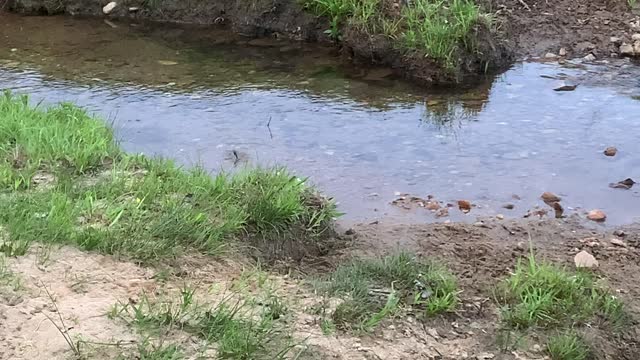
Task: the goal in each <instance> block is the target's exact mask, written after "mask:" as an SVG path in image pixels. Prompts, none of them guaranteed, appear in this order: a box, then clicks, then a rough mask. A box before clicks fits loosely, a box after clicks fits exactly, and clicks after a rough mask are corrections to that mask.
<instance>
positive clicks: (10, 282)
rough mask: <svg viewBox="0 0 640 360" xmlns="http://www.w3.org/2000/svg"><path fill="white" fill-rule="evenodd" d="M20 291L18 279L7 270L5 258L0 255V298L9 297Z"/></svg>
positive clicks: (20, 286)
mask: <svg viewBox="0 0 640 360" xmlns="http://www.w3.org/2000/svg"><path fill="white" fill-rule="evenodd" d="M20 289H22V282H21V281H20V278H19V277H18V276H17V275H16V274H15V273H14V272H13V271H12V270H11V269H10V268H9V264H8V263H7V258H6V257H5V256H4V255H2V254H1V253H0V296H2V297H6V296H10V295H12V294H15V293H16V292H18V291H19V290H20Z"/></svg>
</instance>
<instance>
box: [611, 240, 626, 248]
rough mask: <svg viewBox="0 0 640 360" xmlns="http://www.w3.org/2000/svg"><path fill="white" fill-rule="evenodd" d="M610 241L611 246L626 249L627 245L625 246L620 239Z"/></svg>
mask: <svg viewBox="0 0 640 360" xmlns="http://www.w3.org/2000/svg"><path fill="white" fill-rule="evenodd" d="M610 241H611V244H613V245H615V246H620V247H627V244H625V243H624V241H622V240H620V239H616V238H613V239H611V240H610Z"/></svg>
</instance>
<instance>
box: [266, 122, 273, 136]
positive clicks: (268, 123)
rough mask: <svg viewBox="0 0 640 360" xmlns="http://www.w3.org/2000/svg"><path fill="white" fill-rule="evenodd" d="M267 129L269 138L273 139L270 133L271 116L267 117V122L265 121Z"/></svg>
mask: <svg viewBox="0 0 640 360" xmlns="http://www.w3.org/2000/svg"><path fill="white" fill-rule="evenodd" d="M267 129H269V136H270V137H271V138H272V139H273V133H272V132H271V116H269V121H267Z"/></svg>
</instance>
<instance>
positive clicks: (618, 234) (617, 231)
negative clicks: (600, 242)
mask: <svg viewBox="0 0 640 360" xmlns="http://www.w3.org/2000/svg"><path fill="white" fill-rule="evenodd" d="M613 235H615V236H617V237H625V236H627V234H626V233H625V232H624V231H622V230H616V231H614V232H613Z"/></svg>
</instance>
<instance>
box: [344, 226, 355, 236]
mask: <svg viewBox="0 0 640 360" xmlns="http://www.w3.org/2000/svg"><path fill="white" fill-rule="evenodd" d="M344 234H345V235H347V236H352V235H355V234H356V231H355V230H353V229H352V228H349V229H347V231H345V232H344Z"/></svg>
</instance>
